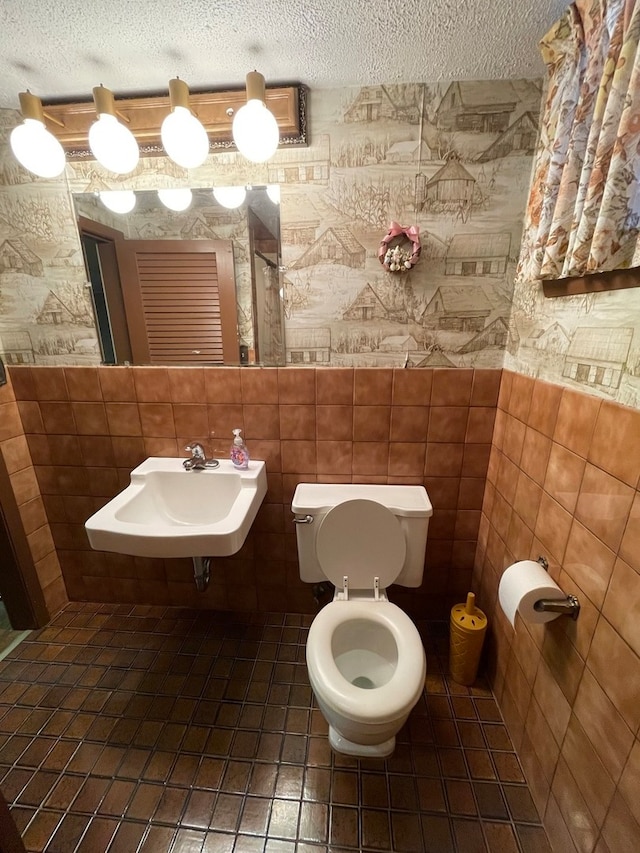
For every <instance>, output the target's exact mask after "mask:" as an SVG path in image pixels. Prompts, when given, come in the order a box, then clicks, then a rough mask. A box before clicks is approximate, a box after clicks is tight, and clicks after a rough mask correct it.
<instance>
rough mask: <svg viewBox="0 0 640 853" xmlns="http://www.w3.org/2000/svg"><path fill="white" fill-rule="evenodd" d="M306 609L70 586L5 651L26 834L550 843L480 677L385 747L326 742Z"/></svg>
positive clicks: (156, 851) (507, 852)
mask: <svg viewBox="0 0 640 853" xmlns="http://www.w3.org/2000/svg"><path fill="white" fill-rule="evenodd" d="M309 623H310V617H303V616H297V615H284V614H268V615H243V614H233V613H211V612H198V611H185V610H177V609H170V608H169V609H168V608H157V607H155V608H149V607H122V606H120V607H119V606H113V605H105V606H97V605H81V604H74V605H70V606H69V607H68V608H67V609H66V610H65V611H64V612H63V613H62V614H61V615H59V616H58V617H57V618H56V619H55V620H54V621H53V623H52V624H51V625H49V626H48V627H47V628H44V629H43V630H41V631H39V632H34V633H32V634H31V635H29V637H28V638H27V639H26V640H25V641H23V642H22V643H21V644H20V645H19V646H18V647H17V648H15V649H14V650H13V651H12V652H11V653H10V654H9V656H8V657H7V658H6V659H5V660H4V661H2V662H0V789H1V790H2V792H3V794H4V796H5V798H6V800H7V801H8V802H9V804H10V806H11V809H12V815H13V817H14V819H15V821H16V823H17V825H18V827H19V829H20V831H21V833H22V834H23V838H24V842H25V845H26V847H27V849H28V850H29V851H43V850H47V851H55V853H76V851H77V853H80V851H82V853H85V851H86V853H102V851H107V850H108V851H109V853H136V851H139V853H141V851H144V853H165V852H166V851H167V852H168V851H171V853H178V851H180V853H187V851H189V853H214V851H216V853H218V851H220V853H222V851H224V853H231V851H235V853H294V851H297V852H298V853H321V851H335V853H346V851H353V850H366V851H381V850H387V851H388V850H392V851H433V853H447V851H457V853H476V851H477V853H482V851H500V853H534V851H535V853H546V851H548V850H549V847H548V844H547V839H546V836H545V833H544V830H543V829H542V827H541V826H540V823H539V821H538V816H537V814H536V810H535V807H534V805H533V802H532V800H531V797H530V795H529V791H528V789H527V786H526V784H525V781H524V778H523V775H522V771H521V768H520V765H519V762H518V759H517V757H516V755H515V753H514V752H513V748H512V746H511V743H510V741H509V737H508V735H507V731H506V729H505V727H504V725H503V723H502V721H501V718H500V713H499V711H498V709H497V706H496V704H495V702H494V700H493V697H492V695H491V692H490V691H489V690H488V689H487V688H486V686H483V685H482V684H480V685H479V686H477V687H474V688H473V689H467V688H464V687H460V686H458V685H455V684H454V683H453V682H449V681H448V680H447V679H446V677H445V675H444V673H445V670H446V662H447V661H446V654H447V637H446V626H445V625H443V624H433V623H432V624H424V625H421V626H419V627H420V629H421V632H422V634H423V637H424V642H425V648H426V649H427V661H428V664H427V665H428V675H427V693H426V694H425V695H424V696H423V698H422V699H421V700H420V702H419V703H418V705H417V706H416V708H415V710H414V711H413V713H412V715H411V717H410V719H409V721H408V723H407V725H406V726H405V728H404V729H403V730H402V732H401V733H400V735H399V737H398V744H397V748H396V751H395V753H394V755H393V756H392V757H391V758H390V759H388V760H386V761H382V760H379V761H357V760H355V759H350V758H347V757H343V756H338V755H335V754H332V752H331V750H330V748H329V744H328V741H327V737H326V724H325V722H324V721H323V719H322V717H321V715H320V712H319V711H318V710H317V709H316V708H315V707H314V703H313V699H312V694H311V690H310V688H309V685H308V681H307V675H306V667H305V663H304V660H305V640H306V635H307V629H308V625H309Z"/></svg>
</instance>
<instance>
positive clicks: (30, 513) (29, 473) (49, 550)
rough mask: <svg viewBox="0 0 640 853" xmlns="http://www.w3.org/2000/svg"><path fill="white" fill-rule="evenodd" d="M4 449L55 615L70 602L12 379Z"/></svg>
mask: <svg viewBox="0 0 640 853" xmlns="http://www.w3.org/2000/svg"><path fill="white" fill-rule="evenodd" d="M0 453H1V454H2V457H3V459H4V463H5V465H6V468H7V471H8V473H9V479H10V481H11V485H12V488H13V492H14V495H15V498H16V503H17V504H18V509H19V510H20V516H21V518H22V524H23V526H24V531H25V533H26V535H27V541H28V542H29V546H30V549H31V553H32V555H33V561H34V564H35V568H36V572H37V574H38V580H39V582H40V586H41V587H42V592H43V595H44V600H45V604H46V607H47V610H48V611H49V614H50V615H51V616H54V615H55V614H56V613H58V611H60V610H61V609H62V608H63V607H64V605H65V604H67V603H68V598H67V591H66V588H65V584H64V580H63V578H62V571H61V568H60V563H59V561H58V556H57V554H56V549H55V545H54V542H53V538H52V535H51V527H50V526H49V523H48V521H47V515H46V512H45V508H44V503H43V499H42V495H41V494H40V489H39V487H38V481H37V479H36V474H35V470H34V467H33V462H32V461H31V454H30V453H29V446H28V443H27V438H26V436H25V432H24V429H23V426H22V420H21V418H20V411H19V409H18V404H17V403H16V398H15V394H14V390H13V387H12V385H11V383H10V382H8V383H7V384H6V385H3V386H2V387H0Z"/></svg>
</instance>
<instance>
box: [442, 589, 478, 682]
mask: <svg viewBox="0 0 640 853" xmlns="http://www.w3.org/2000/svg"><path fill="white" fill-rule="evenodd" d="M475 601H476V597H475V595H474V594H473V593H472V592H470V593H468V595H467V600H466V602H464V603H463V604H455V605H454V606H453V607H452V608H451V621H450V639H449V672H450V673H451V678H453V680H454V681H456V682H457V683H458V684H465V685H467V686H469V685H470V684H473V682H474V681H475V680H476V675H477V672H478V664H479V663H480V653H481V652H482V644H483V643H484V635H485V633H486V631H487V617H486V616H485V614H484V613H483V612H482V610H480V609H479V608H478V607H476V604H475Z"/></svg>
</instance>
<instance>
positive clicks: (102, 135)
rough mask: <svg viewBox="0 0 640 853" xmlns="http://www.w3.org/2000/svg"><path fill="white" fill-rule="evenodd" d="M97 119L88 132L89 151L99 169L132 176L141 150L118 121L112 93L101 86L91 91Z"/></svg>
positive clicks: (126, 128) (131, 135)
mask: <svg viewBox="0 0 640 853" xmlns="http://www.w3.org/2000/svg"><path fill="white" fill-rule="evenodd" d="M93 100H94V103H95V105H96V112H97V114H98V118H97V120H96V121H94V123H93V124H92V125H91V127H90V128H89V148H90V149H91V152H92V154H93V156H94V157H95V158H96V160H97V161H98V163H100V165H101V166H104V168H105V169H108V170H109V171H110V172H114V173H115V174H118V175H126V174H127V173H128V172H132V171H133V170H134V169H135V167H136V166H137V165H138V160H139V158H140V150H139V149H138V143H137V142H136V139H135V137H134V135H133V134H132V133H131V131H130V130H129V128H128V127H125V126H124V124H122V122H120V121H118V114H117V111H116V104H115V100H114V97H113V92H111V90H110V89H106V88H105V87H104V86H102V85H100V86H96V87H94V89H93Z"/></svg>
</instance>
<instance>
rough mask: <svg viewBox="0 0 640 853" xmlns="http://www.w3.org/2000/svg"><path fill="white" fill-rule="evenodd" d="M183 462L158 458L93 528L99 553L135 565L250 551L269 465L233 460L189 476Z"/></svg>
mask: <svg viewBox="0 0 640 853" xmlns="http://www.w3.org/2000/svg"><path fill="white" fill-rule="evenodd" d="M183 461H184V460H183V459H173V458H161V457H150V458H149V459H146V460H145V461H144V462H143V463H142V464H141V465H138V467H137V468H134V470H133V471H132V472H131V483H130V485H129V486H127V488H126V489H125V490H124V491H122V492H120V494H119V495H116V496H115V498H113V500H110V501H109V503H108V504H107V505H106V506H103V507H102V509H99V510H98V512H96V513H94V515H92V516H91V518H89V519H88V520H87V521H86V522H85V527H86V530H87V536H88V537H89V542H90V544H91V547H92V548H95V549H96V550H97V551H116V552H117V553H119V554H133V555H134V556H135V557H226V556H228V555H229V554H235V553H236V552H237V551H239V550H240V548H242V545H243V544H244V540H245V539H246V538H247V534H248V532H249V528H250V527H251V525H252V524H253V520H254V519H255V517H256V514H257V512H258V509H259V507H260V504H261V503H262V501H263V499H264V496H265V494H266V493H267V469H266V466H265V463H264V462H259V461H254V460H252V461H251V462H249V468H248V470H246V471H242V470H239V469H237V468H234V467H233V465H232V464H231V461H230V460H229V459H221V460H220V467H218V468H213V469H205V470H203V471H186V470H185V469H184V468H183V466H182V463H183Z"/></svg>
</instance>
